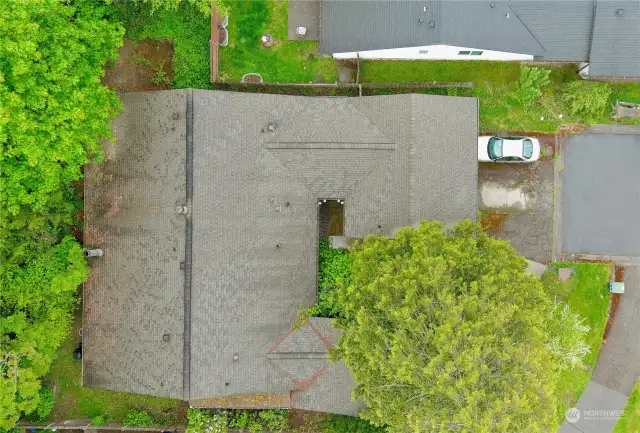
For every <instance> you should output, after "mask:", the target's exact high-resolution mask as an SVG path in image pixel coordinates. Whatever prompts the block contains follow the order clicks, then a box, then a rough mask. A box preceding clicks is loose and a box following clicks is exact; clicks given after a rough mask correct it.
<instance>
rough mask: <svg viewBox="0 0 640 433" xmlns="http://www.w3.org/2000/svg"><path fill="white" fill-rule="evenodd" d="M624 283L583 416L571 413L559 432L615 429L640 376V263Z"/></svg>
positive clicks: (606, 432)
mask: <svg viewBox="0 0 640 433" xmlns="http://www.w3.org/2000/svg"><path fill="white" fill-rule="evenodd" d="M624 284H625V293H624V295H622V297H621V299H620V303H619V305H618V310H617V312H616V315H615V319H614V321H613V325H612V326H611V329H610V331H609V335H608V337H607V344H605V345H603V346H602V348H601V349H600V354H599V355H598V361H597V363H596V368H595V370H594V372H593V376H592V378H591V382H589V385H587V388H586V389H585V391H584V392H583V393H582V396H581V397H580V399H579V400H578V403H577V404H576V408H577V409H578V410H579V416H577V417H574V418H571V417H569V419H570V420H571V421H572V422H568V421H567V422H565V423H563V424H562V426H561V427H560V430H559V433H575V432H581V433H609V432H612V431H613V429H614V427H615V425H616V423H617V422H618V419H619V414H620V412H621V411H622V410H623V409H624V407H625V405H626V403H627V400H628V398H629V394H631V392H632V390H633V387H634V386H635V384H636V382H637V381H638V378H639V377H640V263H636V264H635V265H632V266H627V267H625V273H624ZM574 415H575V414H574Z"/></svg>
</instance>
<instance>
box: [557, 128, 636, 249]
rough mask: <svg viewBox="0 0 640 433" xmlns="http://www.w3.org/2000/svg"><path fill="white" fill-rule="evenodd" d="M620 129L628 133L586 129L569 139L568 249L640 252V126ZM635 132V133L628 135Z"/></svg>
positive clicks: (565, 238)
mask: <svg viewBox="0 0 640 433" xmlns="http://www.w3.org/2000/svg"><path fill="white" fill-rule="evenodd" d="M615 131H616V130H615V129H611V128H609V130H607V132H615ZM620 131H622V132H624V133H623V134H616V133H602V134H594V133H586V134H580V135H574V136H572V137H570V138H569V139H567V142H566V144H565V152H564V159H565V169H564V173H563V177H564V182H563V184H564V185H563V190H564V194H563V214H564V216H563V221H562V246H563V250H564V251H565V252H568V253H586V254H605V255H628V256H634V255H640V224H638V221H640V169H639V168H638V161H640V128H637V129H629V127H625V129H622V130H620ZM633 131H635V133H636V134H635V135H632V134H630V132H633Z"/></svg>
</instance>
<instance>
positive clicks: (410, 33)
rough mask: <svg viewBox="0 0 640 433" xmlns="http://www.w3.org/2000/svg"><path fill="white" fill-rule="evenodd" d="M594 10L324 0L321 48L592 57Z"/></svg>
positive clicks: (531, 3)
mask: <svg viewBox="0 0 640 433" xmlns="http://www.w3.org/2000/svg"><path fill="white" fill-rule="evenodd" d="M593 5H594V2H593V0H591V1H585V0H575V1H566V2H565V1H559V0H551V1H536V0H516V1H504V0H497V1H492V2H489V1H478V0H466V1H465V0H461V1H443V0H429V1H420V0H371V1H367V0H322V32H321V45H320V49H321V52H323V53H336V52H351V51H365V50H379V49H387V48H399V47H415V46H424V45H437V44H444V45H454V46H462V47H471V48H482V49H491V50H497V51H506V52H514V53H527V54H531V55H536V56H541V57H544V58H545V59H546V58H549V59H550V60H572V61H576V60H586V58H587V56H588V47H589V38H590V34H591V24H592V19H593ZM425 7H426V10H425ZM419 19H423V22H422V23H421V22H419ZM430 22H433V23H434V24H435V25H434V26H430V25H429V23H430ZM567 56H568V57H567Z"/></svg>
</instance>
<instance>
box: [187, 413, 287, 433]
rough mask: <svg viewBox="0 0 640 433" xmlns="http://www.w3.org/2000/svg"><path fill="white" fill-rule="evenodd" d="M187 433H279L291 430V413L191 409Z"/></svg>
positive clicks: (188, 414) (188, 415)
mask: <svg viewBox="0 0 640 433" xmlns="http://www.w3.org/2000/svg"><path fill="white" fill-rule="evenodd" d="M187 417H188V419H189V427H188V428H187V433H205V432H207V433H208V432H212V433H217V432H219V433H224V432H226V431H227V430H228V428H237V429H243V430H246V431H248V432H250V433H264V432H266V431H269V432H271V433H279V432H282V431H286V430H288V429H290V428H291V423H290V421H289V412H288V411H287V410H282V409H269V410H219V411H211V410H207V409H189V412H188V413H187ZM209 429H212V430H209Z"/></svg>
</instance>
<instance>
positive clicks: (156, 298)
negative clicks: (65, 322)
mask: <svg viewBox="0 0 640 433" xmlns="http://www.w3.org/2000/svg"><path fill="white" fill-rule="evenodd" d="M122 105H123V107H124V109H123V111H122V113H121V114H120V115H119V116H118V117H117V118H116V119H115V120H114V121H113V133H114V135H115V136H116V138H117V141H116V143H115V144H111V143H107V144H105V162H104V164H103V165H101V166H94V165H90V166H87V167H86V169H85V235H84V242H85V245H86V246H87V247H92V248H102V249H103V250H104V255H103V256H102V257H100V258H98V259H94V260H92V262H91V267H92V270H91V275H90V277H89V281H87V282H86V283H85V285H84V302H83V307H84V315H83V336H82V339H83V381H84V384H85V385H87V386H94V387H99V388H106V389H113V390H117V391H127V392H135V393H141V394H153V395H158V396H167V397H174V398H183V388H182V386H183V373H182V372H183V364H182V362H183V346H184V341H183V331H184V316H183V312H184V308H183V293H184V271H182V270H180V262H181V261H182V260H184V256H185V242H184V235H185V219H184V218H182V217H181V216H179V215H178V214H177V213H176V212H175V206H176V205H177V204H182V203H183V202H184V198H185V182H186V177H185V176H186V174H185V173H186V168H185V167H186V161H185V149H186V146H185V141H184V140H185V124H186V122H185V92H184V91H169V92H155V93H138V94H136V93H131V94H125V95H122ZM174 115H175V118H174ZM164 334H169V341H163V335H164Z"/></svg>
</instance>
